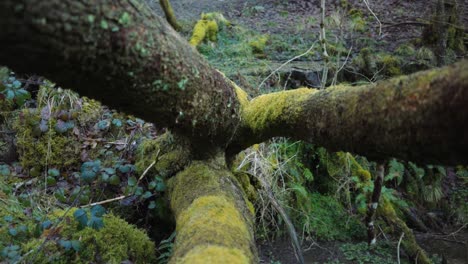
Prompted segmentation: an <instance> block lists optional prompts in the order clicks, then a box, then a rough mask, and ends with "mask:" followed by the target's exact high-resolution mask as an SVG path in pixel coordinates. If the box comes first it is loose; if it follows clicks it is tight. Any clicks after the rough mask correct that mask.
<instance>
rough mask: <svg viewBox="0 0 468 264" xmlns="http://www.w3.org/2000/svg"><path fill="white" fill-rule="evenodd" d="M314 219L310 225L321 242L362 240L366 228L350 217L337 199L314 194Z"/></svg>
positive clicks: (310, 221) (311, 218)
mask: <svg viewBox="0 0 468 264" xmlns="http://www.w3.org/2000/svg"><path fill="white" fill-rule="evenodd" d="M311 197H312V200H311V203H312V210H311V215H312V216H313V217H310V218H308V219H309V222H308V223H303V224H305V225H308V226H309V228H310V230H312V232H313V233H314V235H315V236H316V237H317V238H319V239H321V240H351V239H353V238H362V237H363V236H364V234H365V227H364V225H363V224H362V223H361V222H360V221H359V219H358V218H357V217H353V216H350V215H349V214H348V213H347V212H346V210H345V208H344V207H343V206H342V205H341V204H340V203H339V202H338V201H337V199H336V198H335V197H332V196H325V195H321V194H318V193H312V195H311Z"/></svg>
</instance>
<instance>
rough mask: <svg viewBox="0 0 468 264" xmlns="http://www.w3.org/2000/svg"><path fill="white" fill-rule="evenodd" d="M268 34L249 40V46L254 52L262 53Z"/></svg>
mask: <svg viewBox="0 0 468 264" xmlns="http://www.w3.org/2000/svg"><path fill="white" fill-rule="evenodd" d="M269 38H270V37H269V36H268V35H263V36H259V37H257V38H256V39H254V40H252V41H250V42H249V46H250V47H251V48H252V51H253V53H254V54H263V53H264V52H265V46H266V44H267V42H268V40H269Z"/></svg>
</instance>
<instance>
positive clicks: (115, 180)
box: [109, 175, 120, 185]
mask: <svg viewBox="0 0 468 264" xmlns="http://www.w3.org/2000/svg"><path fill="white" fill-rule="evenodd" d="M109 183H110V184H111V185H119V184H120V178H119V176H117V175H112V176H111V177H110V179H109Z"/></svg>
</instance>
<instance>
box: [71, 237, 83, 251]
mask: <svg viewBox="0 0 468 264" xmlns="http://www.w3.org/2000/svg"><path fill="white" fill-rule="evenodd" d="M71 246H72V248H73V249H74V250H75V251H76V252H79V251H80V250H81V242H80V241H78V240H72V241H71Z"/></svg>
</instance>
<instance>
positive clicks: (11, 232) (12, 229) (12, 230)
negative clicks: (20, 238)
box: [8, 228, 18, 237]
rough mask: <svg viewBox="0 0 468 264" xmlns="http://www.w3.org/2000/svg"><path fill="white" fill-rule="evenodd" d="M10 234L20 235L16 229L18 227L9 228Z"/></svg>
mask: <svg viewBox="0 0 468 264" xmlns="http://www.w3.org/2000/svg"><path fill="white" fill-rule="evenodd" d="M8 234H10V236H13V237H14V236H16V235H18V230H16V228H10V229H8Z"/></svg>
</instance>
